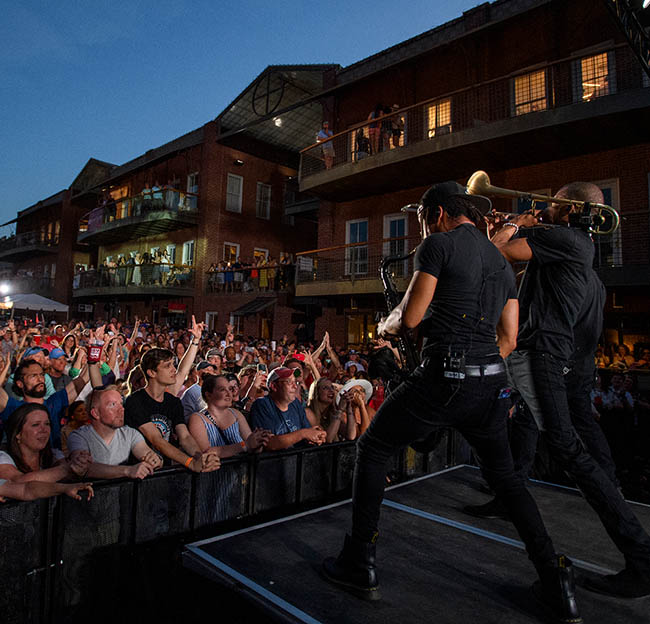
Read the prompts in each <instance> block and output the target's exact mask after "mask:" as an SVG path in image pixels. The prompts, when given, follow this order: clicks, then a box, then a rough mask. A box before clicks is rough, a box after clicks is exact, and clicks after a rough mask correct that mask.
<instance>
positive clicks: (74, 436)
mask: <svg viewBox="0 0 650 624" xmlns="http://www.w3.org/2000/svg"><path fill="white" fill-rule="evenodd" d="M139 442H144V438H143V437H142V434H141V433H140V432H139V431H138V430H137V429H133V428H132V427H129V426H127V425H124V426H123V427H120V428H119V429H116V430H115V435H114V436H113V439H112V440H111V442H110V444H108V445H107V444H106V442H104V440H103V439H102V438H101V436H100V435H99V434H98V433H97V432H96V431H95V429H94V427H93V426H92V425H84V426H83V427H79V429H76V430H75V431H73V432H72V433H71V434H70V436H69V437H68V450H69V451H70V452H72V451H89V452H90V454H91V455H92V457H93V461H95V462H97V463H98V464H106V465H108V466H118V465H119V464H123V463H125V462H126V461H128V459H129V456H130V455H131V451H132V450H133V447H134V446H136V445H137V444H138V443H139Z"/></svg>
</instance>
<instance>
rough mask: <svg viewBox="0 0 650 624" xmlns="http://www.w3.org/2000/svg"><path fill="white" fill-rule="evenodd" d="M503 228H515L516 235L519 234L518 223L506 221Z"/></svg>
mask: <svg viewBox="0 0 650 624" xmlns="http://www.w3.org/2000/svg"><path fill="white" fill-rule="evenodd" d="M503 227H513V228H515V234H516V233H517V232H519V226H518V225H517V224H516V223H513V222H512V221H506V222H505V223H504V224H503ZM515 234H513V236H514V235H515Z"/></svg>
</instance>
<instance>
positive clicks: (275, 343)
mask: <svg viewBox="0 0 650 624" xmlns="http://www.w3.org/2000/svg"><path fill="white" fill-rule="evenodd" d="M277 346H278V343H277V342H276V341H275V340H271V350H273V351H275V347H277Z"/></svg>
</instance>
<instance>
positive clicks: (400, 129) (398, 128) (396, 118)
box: [391, 104, 404, 147]
mask: <svg viewBox="0 0 650 624" xmlns="http://www.w3.org/2000/svg"><path fill="white" fill-rule="evenodd" d="M398 110H399V104H393V106H392V108H391V112H393V113H394V112H395V111H398ZM391 130H392V135H393V147H399V143H400V140H401V137H402V134H404V117H402V116H401V115H393V116H392V117H391Z"/></svg>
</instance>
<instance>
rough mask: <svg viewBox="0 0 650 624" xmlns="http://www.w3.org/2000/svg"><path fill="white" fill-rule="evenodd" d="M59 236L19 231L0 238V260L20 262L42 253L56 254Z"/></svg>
mask: <svg viewBox="0 0 650 624" xmlns="http://www.w3.org/2000/svg"><path fill="white" fill-rule="evenodd" d="M58 245H59V236H58V234H57V235H54V234H48V233H47V232H21V233H20V234H14V236H11V237H9V238H5V239H4V240H0V260H2V261H3V262H21V261H22V260H25V259H27V258H33V257H34V256H40V255H42V254H56V253H57V251H58Z"/></svg>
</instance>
